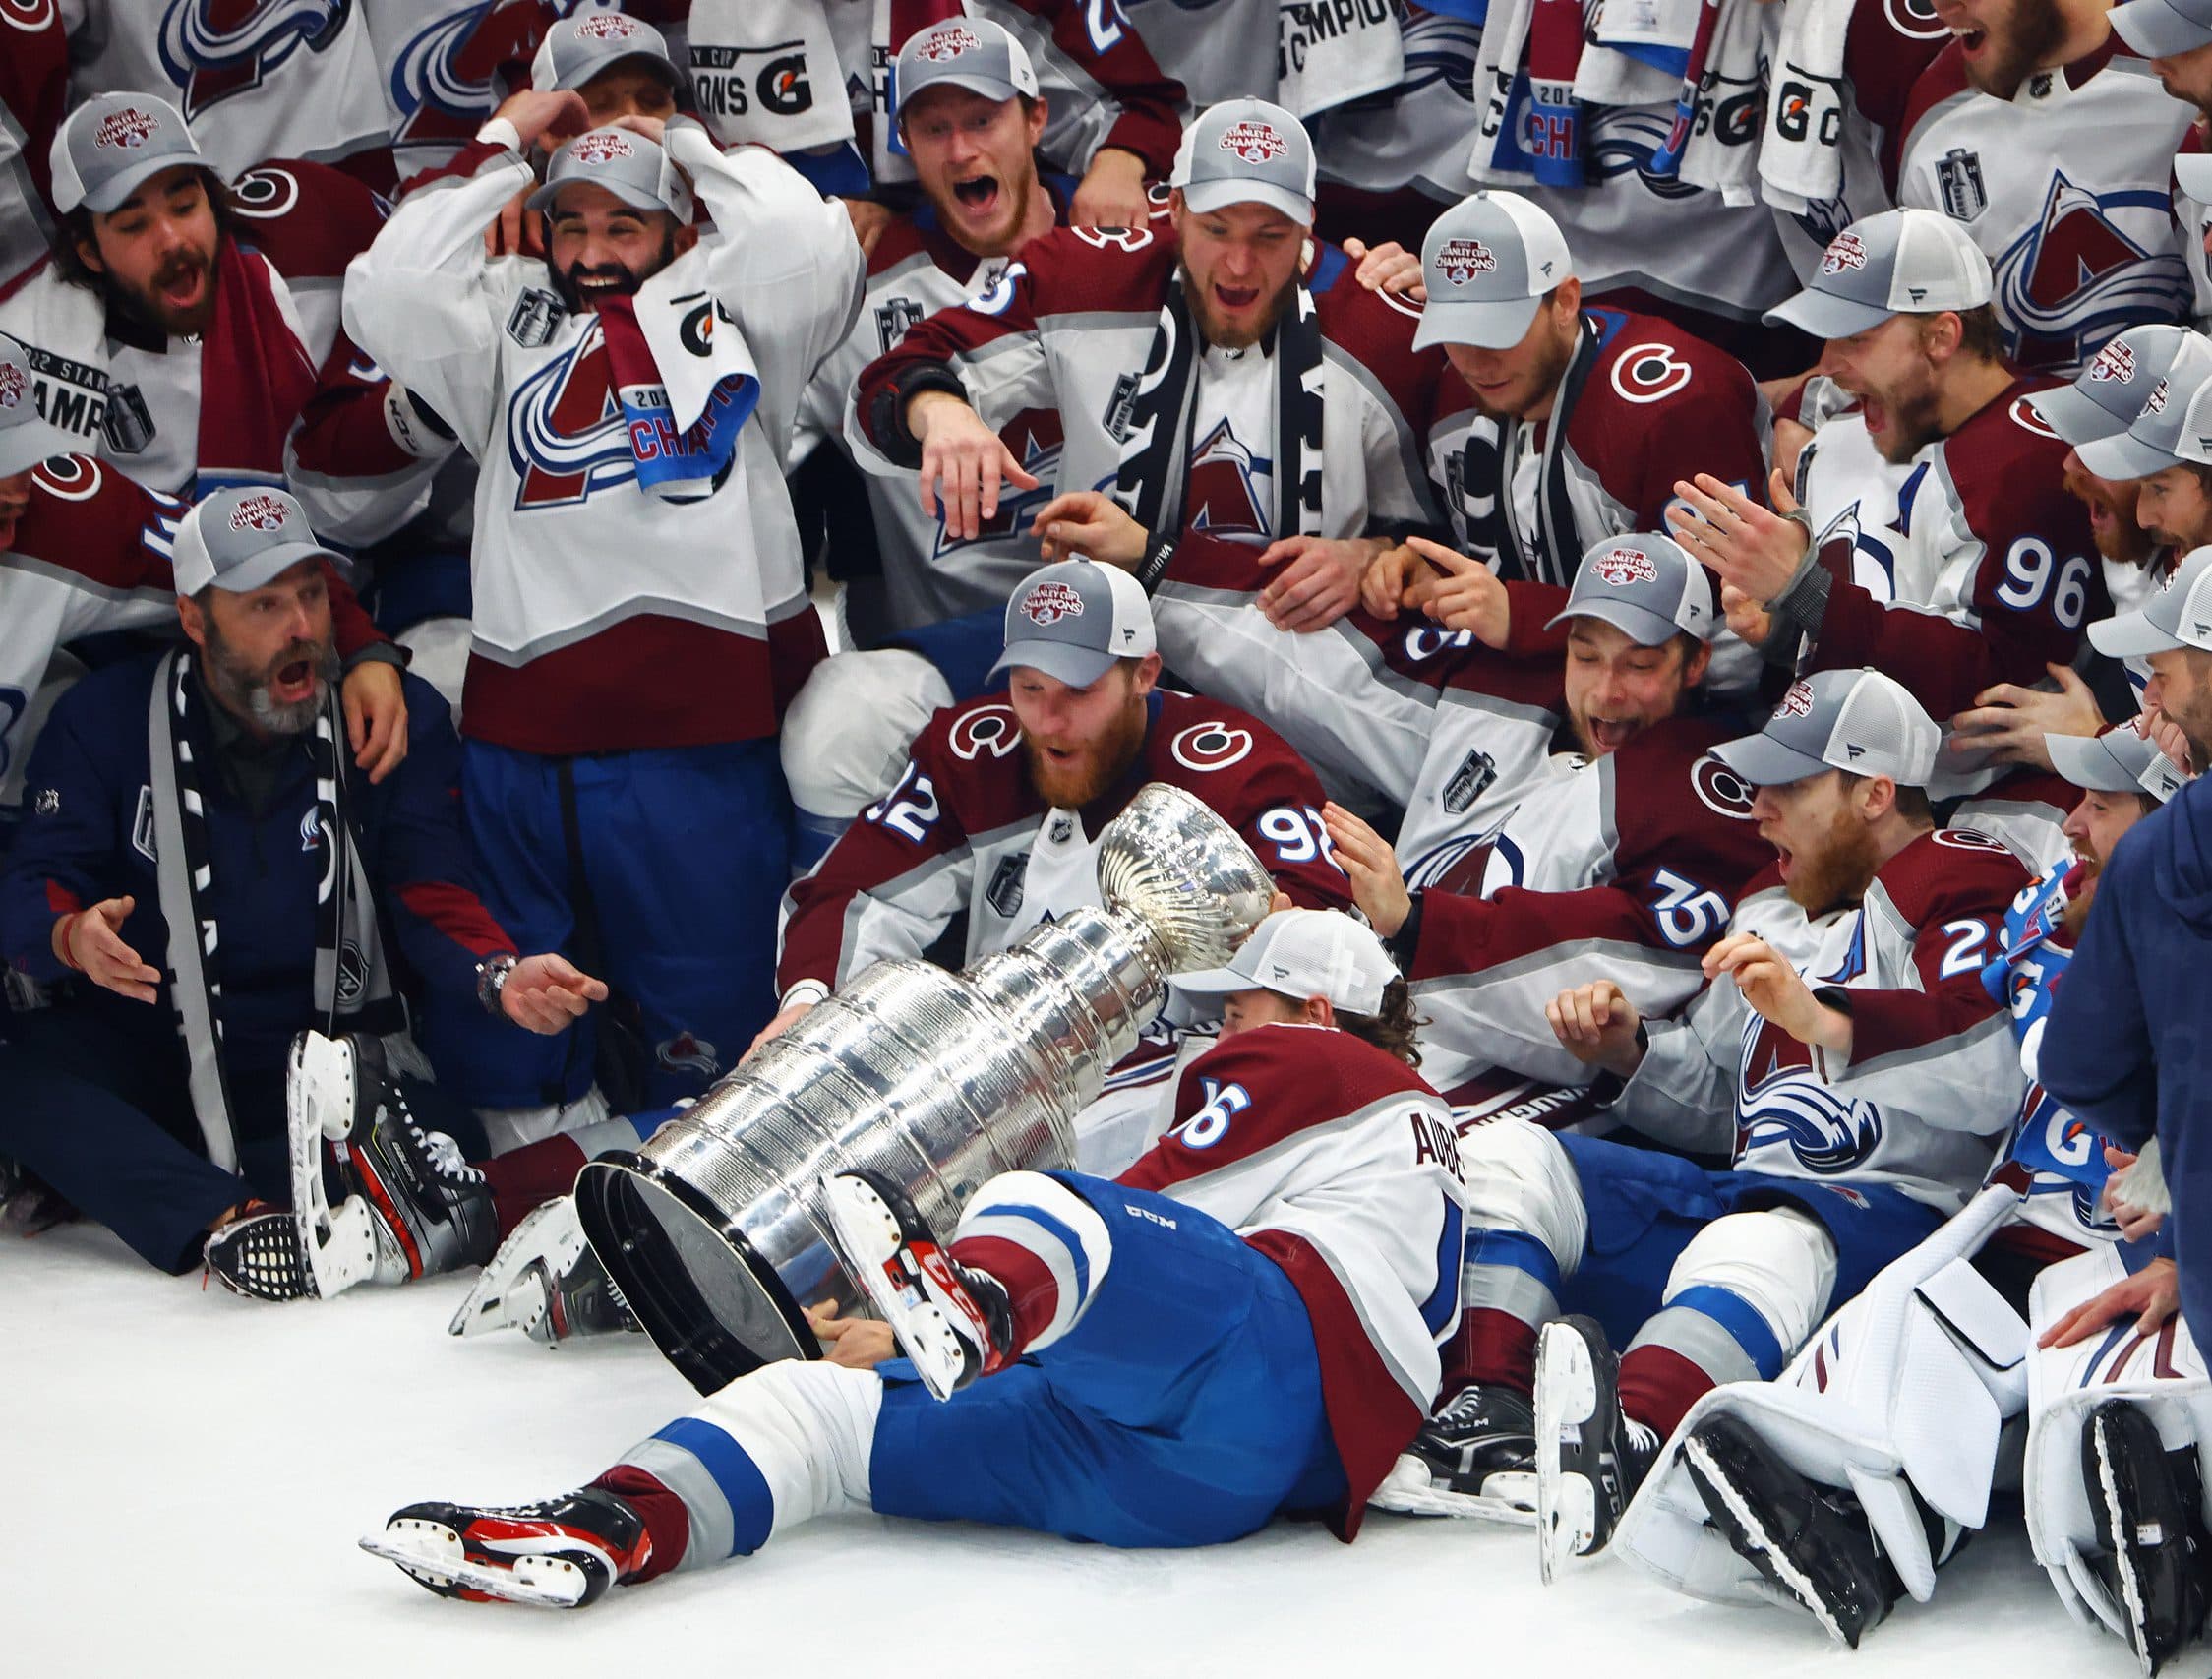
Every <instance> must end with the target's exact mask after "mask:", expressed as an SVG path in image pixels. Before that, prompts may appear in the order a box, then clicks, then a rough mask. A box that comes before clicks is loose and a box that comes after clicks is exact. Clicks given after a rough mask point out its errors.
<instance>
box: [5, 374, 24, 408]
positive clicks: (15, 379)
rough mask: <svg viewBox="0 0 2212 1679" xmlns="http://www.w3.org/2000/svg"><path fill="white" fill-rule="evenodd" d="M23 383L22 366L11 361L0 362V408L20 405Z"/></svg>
mask: <svg viewBox="0 0 2212 1679" xmlns="http://www.w3.org/2000/svg"><path fill="white" fill-rule="evenodd" d="M24 385H25V381H24V377H23V369H22V368H20V367H17V366H15V365H13V364H12V363H0V410H5V409H11V408H17V407H20V406H21V405H22V403H23V392H24Z"/></svg>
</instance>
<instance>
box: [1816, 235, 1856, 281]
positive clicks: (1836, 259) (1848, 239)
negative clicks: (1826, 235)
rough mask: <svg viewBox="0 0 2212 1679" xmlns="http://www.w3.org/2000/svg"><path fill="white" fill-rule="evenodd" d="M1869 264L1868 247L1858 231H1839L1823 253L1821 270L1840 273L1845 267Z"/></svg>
mask: <svg viewBox="0 0 2212 1679" xmlns="http://www.w3.org/2000/svg"><path fill="white" fill-rule="evenodd" d="M1866 266H1867V248H1866V245H1865V244H1864V243H1863V242H1862V241H1861V240H1860V238H1859V236H1858V235H1857V234H1856V233H1838V234H1837V235H1836V236H1835V237H1834V238H1833V239H1831V240H1830V241H1829V242H1828V248H1827V249H1826V250H1825V251H1824V252H1823V253H1822V255H1821V272H1823V274H1839V273H1841V272H1842V271H1843V270H1845V269H1863V268H1865V267H1866Z"/></svg>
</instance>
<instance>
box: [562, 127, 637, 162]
mask: <svg viewBox="0 0 2212 1679" xmlns="http://www.w3.org/2000/svg"><path fill="white" fill-rule="evenodd" d="M568 155H569V156H571V157H573V158H574V159H575V160H576V161H577V162H579V163H581V164H583V165H584V166H585V167H587V168H594V169H595V168H597V167H599V165H601V164H602V163H619V162H621V161H622V160H623V159H624V158H625V157H634V156H636V155H637V148H636V147H634V146H632V145H630V143H629V137H628V135H626V134H619V133H616V132H615V131H614V130H612V129H598V130H595V131H593V132H592V133H590V134H587V135H584V136H583V137H582V138H581V139H579V140H576V141H574V142H573V143H571V144H570V146H569V147H568Z"/></svg>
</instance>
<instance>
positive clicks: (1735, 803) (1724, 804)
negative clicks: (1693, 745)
mask: <svg viewBox="0 0 2212 1679" xmlns="http://www.w3.org/2000/svg"><path fill="white" fill-rule="evenodd" d="M1690 788H1691V791H1692V792H1694V793H1696V794H1697V796H1698V800H1699V802H1700V803H1701V804H1703V805H1704V808H1705V809H1706V810H1710V811H1712V812H1713V814H1715V815H1718V816H1729V817H1732V818H1734V819H1735V820H1737V821H1739V822H1748V821H1750V820H1751V819H1752V809H1751V802H1752V800H1753V799H1754V798H1755V797H1757V795H1756V793H1755V792H1754V790H1753V788H1752V785H1751V783H1750V782H1748V781H1746V780H1745V779H1744V778H1743V777H1742V776H1740V775H1738V774H1737V773H1736V772H1735V771H1734V770H1732V769H1730V768H1729V767H1728V766H1727V765H1726V764H1724V763H1722V762H1721V761H1720V760H1719V759H1718V758H1716V757H1714V756H1713V755H1712V754H1711V753H1710V752H1707V753H1705V755H1704V756H1703V757H1701V758H1700V759H1699V760H1698V761H1697V762H1696V763H1694V764H1692V765H1691V766H1690Z"/></svg>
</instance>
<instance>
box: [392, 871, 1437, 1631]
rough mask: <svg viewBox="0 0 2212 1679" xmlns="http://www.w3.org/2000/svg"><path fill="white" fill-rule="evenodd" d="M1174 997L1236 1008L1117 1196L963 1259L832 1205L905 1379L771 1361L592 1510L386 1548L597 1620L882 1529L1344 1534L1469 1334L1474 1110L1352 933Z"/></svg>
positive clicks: (489, 1521)
mask: <svg viewBox="0 0 2212 1679" xmlns="http://www.w3.org/2000/svg"><path fill="white" fill-rule="evenodd" d="M1262 974H1265V975H1266V976H1267V980H1266V982H1265V984H1264V985H1263V984H1262V983H1261V982H1260V981H1259V979H1257V978H1256V976H1258V975H1262ZM1177 983H1178V985H1179V986H1180V987H1181V988H1182V989H1184V990H1185V991H1186V993H1191V994H1195V995H1198V996H1201V997H1203V996H1205V995H1208V994H1214V995H1219V996H1220V997H1221V998H1222V1005H1223V1015H1224V1020H1223V1041H1222V1042H1221V1043H1220V1044H1219V1045H1218V1046H1216V1048H1215V1049H1213V1050H1211V1051H1210V1052H1209V1053H1207V1054H1206V1055H1204V1056H1202V1057H1201V1058H1200V1059H1199V1060H1198V1061H1196V1062H1195V1063H1194V1064H1193V1065H1192V1066H1191V1068H1190V1069H1189V1071H1188V1072H1187V1073H1186V1074H1185V1076H1184V1078H1183V1082H1182V1087H1181V1090H1180V1093H1179V1099H1178V1101H1177V1104H1176V1114H1175V1123H1174V1124H1173V1125H1172V1126H1171V1127H1170V1128H1169V1130H1168V1132H1167V1134H1166V1136H1164V1137H1163V1138H1161V1140H1160V1142H1159V1143H1158V1145H1157V1146H1156V1147H1155V1148H1153V1150H1152V1151H1151V1152H1150V1153H1148V1154H1147V1155H1146V1156H1145V1157H1144V1158H1143V1159H1142V1160H1140V1161H1139V1162H1138V1163H1137V1164H1136V1165H1135V1166H1134V1167H1132V1168H1130V1169H1129V1170H1128V1171H1126V1172H1124V1173H1122V1175H1121V1176H1120V1177H1118V1178H1115V1179H1111V1180H1108V1179H1104V1178H1097V1177H1087V1176H1083V1175H1081V1174H1078V1173H1074V1172H1049V1173H1040V1172H1012V1173H1007V1174H1005V1175H1002V1176H999V1177H996V1178H993V1179H991V1180H990V1181H989V1182H987V1183H986V1184H985V1185H984V1186H983V1187H982V1188H981V1189H980V1190H978V1191H977V1192H976V1195H975V1197H974V1199H972V1200H971V1201H970V1202H969V1203H968V1207H967V1210H966V1211H965V1213H964V1214H963V1215H962V1217H961V1221H960V1225H959V1228H958V1229H956V1230H954V1231H953V1232H952V1237H951V1240H950V1241H949V1243H947V1244H945V1245H944V1246H941V1247H940V1246H939V1245H938V1243H937V1241H936V1239H935V1238H934V1237H933V1236H932V1234H931V1233H930V1232H929V1231H928V1230H927V1229H925V1228H924V1227H923V1226H922V1224H921V1222H920V1220H919V1218H918V1216H917V1215H916V1214H915V1212H914V1210H913V1208H912V1206H911V1205H910V1204H909V1203H907V1201H906V1200H905V1197H904V1196H902V1195H901V1194H900V1193H899V1192H898V1191H897V1190H895V1189H892V1188H890V1187H889V1186H887V1185H884V1184H881V1183H877V1182H874V1181H871V1180H869V1179H867V1178H864V1177H861V1176H858V1175H855V1174H840V1175H838V1176H836V1177H834V1178H832V1179H830V1180H829V1181H828V1182H827V1184H826V1185H825V1189H826V1191H827V1193H828V1196H829V1202H830V1207H831V1214H832V1220H833V1223H834V1225H835V1228H836V1232H837V1242H838V1247H839V1249H840V1251H841V1254H842V1256H843V1258H844V1260H845V1263H846V1265H847V1267H848V1268H849V1269H850V1270H851V1271H852V1272H853V1274H854V1275H855V1276H857V1277H859V1278H860V1279H861V1280H862V1282H863V1283H864V1285H865V1286H866V1288H867V1292H868V1295H869V1298H870V1300H871V1301H872V1302H873V1304H874V1305H875V1306H876V1308H877V1309H878V1310H879V1311H880V1312H881V1313H882V1315H883V1317H884V1318H885V1319H886V1320H887V1322H888V1324H889V1326H890V1330H891V1332H892V1333H893V1334H895V1335H896V1337H897V1342H898V1347H899V1349H900V1350H902V1351H904V1352H905V1353H906V1354H907V1357H908V1359H910V1360H911V1362H895V1361H894V1362H889V1363H885V1364H882V1365H881V1366H880V1367H879V1368H877V1369H873V1370H867V1369H853V1368H846V1367H844V1366H843V1365H841V1364H840V1363H837V1362H801V1361H797V1360H785V1361H782V1362H779V1363H775V1364H771V1365H768V1366H766V1367H764V1368H762V1369H759V1370H756V1371H754V1372H753V1373H752V1374H750V1375H747V1376H745V1377H742V1378H740V1379H739V1380H738V1381H735V1382H733V1383H731V1384H730V1385H729V1386H728V1387H727V1388H724V1389H723V1390H722V1391H721V1392H720V1393H718V1394H715V1395H714V1396H713V1397H711V1398H710V1399H708V1400H707V1401H706V1402H705V1403H704V1404H703V1405H702V1406H701V1407H700V1408H699V1409H697V1410H695V1411H694V1412H692V1413H691V1414H690V1415H689V1416H687V1417H682V1418H679V1419H678V1420H677V1421H675V1422H672V1423H670V1424H669V1425H668V1426H667V1427H665V1428H663V1429H661V1430H660V1431H659V1432H658V1433H656V1434H654V1435H652V1436H651V1437H650V1438H649V1439H647V1440H645V1441H643V1442H642V1443H641V1444H639V1445H637V1446H635V1447H632V1448H631V1449H630V1450H629V1451H628V1452H627V1453H625V1454H624V1455H623V1456H622V1457H621V1458H620V1459H619V1460H618V1461H617V1462H616V1464H615V1466H614V1468H612V1469H608V1470H607V1471H605V1472H604V1473H602V1474H600V1475H598V1476H597V1477H595V1478H594V1479H593V1480H592V1481H590V1482H589V1483H588V1484H587V1485H585V1486H583V1487H582V1488H580V1489H579V1490H577V1491H574V1492H571V1493H567V1494H564V1495H562V1496H561V1497H558V1498H555V1499H552V1500H549V1501H547V1502H544V1503H540V1504H533V1505H525V1506H521V1507H518V1508H508V1509H483V1508H477V1507H473V1506H468V1505H459V1504H448V1503H425V1504H413V1505H409V1506H408V1507H407V1508H406V1509H404V1510H401V1511H399V1512H398V1513H397V1514H395V1515H394V1516H393V1517H392V1518H391V1520H390V1522H389V1525H388V1526H387V1528H386V1529H385V1531H384V1533H383V1534H381V1535H379V1536H377V1537H375V1538H372V1539H368V1540H364V1541H363V1543H364V1544H365V1545H366V1546H367V1548H369V1549H370V1550H372V1551H374V1552H376V1553H377V1554H378V1555H380V1556H386V1557H389V1558H390V1559H391V1560H392V1561H394V1562H396V1563H398V1564H399V1565H400V1566H401V1567H402V1568H404V1569H406V1570H407V1572H408V1573H410V1574H411V1575H413V1576H414V1577H415V1578H416V1579H417V1580H419V1581H421V1582H422V1583H423V1584H424V1585H426V1586H428V1587H429V1588H430V1589H432V1590H435V1591H438V1592H440V1593H442V1594H445V1595H448V1596H458V1597H466V1598H471V1599H476V1600H481V1599H483V1598H486V1597H498V1598H508V1599H513V1600H516V1601H523V1602H532V1603H541V1604H549V1605H580V1604H584V1603H589V1602H591V1601H593V1600H595V1599H596V1598H598V1597H600V1596H601V1595H603V1594H604V1593H605V1591H606V1589H607V1588H608V1587H609V1586H610V1585H613V1584H616V1583H618V1582H619V1583H622V1584H636V1583H638V1582H640V1581H644V1580H649V1579H651V1578H652V1577H653V1576H655V1575H658V1574H665V1573H667V1572H668V1571H670V1570H671V1569H675V1568H680V1567H696V1566H701V1565H704V1564H706V1563H709V1562H713V1561H715V1560H717V1559H719V1558H721V1557H724V1556H730V1555H738V1554H749V1553H750V1552H752V1551H754V1550H756V1549H758V1548H759V1547H760V1546H761V1545H762V1544H764V1543H765V1542H766V1541H767V1540H768V1539H769V1538H770V1537H771V1536H772V1535H774V1534H776V1533H778V1532H782V1531H785V1530H787V1529H791V1528H793V1527H795V1526H796V1525H798V1524H799V1523H801V1522H803V1521H806V1520H807V1519H808V1518H809V1517H813V1516H817V1515H824V1514H828V1513H830V1512H833V1511H838V1510H849V1509H855V1508H860V1507H867V1508H870V1509H873V1510H876V1511H878V1512H881V1513H883V1514H887V1515H892V1514H895V1515H905V1516H916V1517H921V1518H923V1519H925V1520H936V1521H943V1520H953V1519H967V1520H972V1521H981V1522H990V1523H997V1524H1003V1525H1007V1526H1018V1527H1027V1528H1035V1529H1042V1530H1044V1531H1047V1532H1054V1533H1059V1534H1062V1535H1065V1536H1067V1537H1070V1538H1082V1539H1090V1540H1096V1541H1100V1542H1103V1543H1108V1544H1117V1545H1197V1544H1209V1543H1215V1542H1218V1541H1221V1540H1226V1539H1233V1538H1238V1537H1240V1536H1242V1535H1243V1534H1246V1533H1249V1532H1252V1531H1253V1530H1255V1529H1258V1528H1260V1527H1261V1526H1263V1525H1264V1524H1266V1523H1267V1522H1268V1521H1269V1520H1270V1519H1272V1518H1273V1517H1275V1516H1276V1515H1278V1514H1317V1515H1321V1516H1323V1517H1324V1518H1325V1519H1326V1520H1328V1521H1329V1523H1330V1525H1331V1527H1332V1528H1333V1529H1335V1530H1336V1531H1337V1532H1338V1533H1339V1534H1340V1535H1341V1536H1342V1537H1344V1538H1346V1539H1349V1538H1350V1537H1351V1536H1352V1535H1353V1534H1354V1533H1355V1532H1356V1530H1357V1529H1358V1525H1359V1517H1360V1510H1361V1506H1362V1504H1363V1503H1364V1502H1365V1500H1366V1496H1367V1494H1368V1493H1369V1492H1371V1491H1372V1490H1373V1489H1374V1486H1375V1483H1376V1482H1377V1481H1378V1480H1379V1479H1381V1477H1382V1474H1383V1471H1384V1470H1385V1469H1388V1468H1389V1467H1390V1464H1391V1461H1392V1459H1393V1458H1394V1456H1395V1455H1396V1454H1397V1452H1398V1451H1399V1449H1400V1448H1401V1447H1403V1446H1404V1445H1405V1442H1406V1441H1407V1440H1408V1439H1410V1438H1411V1436H1412V1433H1413V1430H1414V1429H1415V1428H1416V1427H1417V1426H1418V1425H1419V1423H1420V1419H1421V1417H1422V1415H1423V1414H1424V1413H1425V1411H1426V1409H1427V1406H1428V1403H1429V1401H1430V1399H1431V1398H1432V1397H1433V1395H1434V1393H1435V1389H1436V1381H1437V1367H1438V1366H1437V1348H1438V1346H1439V1345H1440V1344H1441V1343H1443V1342H1444V1341H1446V1340H1448V1339H1449V1338H1450V1336H1451V1334H1452V1330H1453V1326H1454V1324H1455V1323H1456V1322H1457V1321H1458V1317H1459V1272H1460V1265H1459V1255H1460V1244H1461V1221H1462V1212H1463V1203H1464V1200H1465V1187H1464V1185H1463V1183H1462V1180H1461V1176H1460V1171H1459V1158H1458V1154H1457V1150H1456V1147H1455V1144H1454V1139H1453V1134H1452V1121H1451V1114H1450V1111H1449V1109H1447V1108H1446V1107H1445V1105H1444V1102H1443V1100H1442V1099H1441V1098H1440V1097H1438V1096H1437V1094H1436V1093H1435V1092H1434V1091H1433V1090H1431V1089H1430V1088H1429V1087H1428V1086H1427V1085H1426V1084H1425V1083H1423V1082H1422V1080H1421V1079H1420V1077H1419V1075H1418V1074H1416V1073H1415V1072H1414V1071H1413V1070H1412V1068H1411V1067H1410V1066H1409V1065H1408V1064H1407V1061H1408V1059H1409V1058H1410V1054H1411V1031H1410V1011H1409V1009H1408V1008H1407V1005H1406V1002H1405V984H1404V982H1403V981H1401V980H1400V979H1399V978H1398V975H1397V973H1396V971H1395V970H1394V969H1393V968H1392V967H1391V965H1390V960H1389V958H1388V957H1387V956H1386V955H1385V954H1384V952H1383V949H1382V946H1381V944H1380V943H1379V942H1378V941H1377V940H1376V939H1375V937H1374V935H1373V934H1372V933H1370V932H1369V931H1368V930H1367V929H1364V928H1362V927H1360V926H1359V925H1358V924H1357V923H1356V922H1354V921H1352V920H1350V919H1349V918H1348V917H1346V916H1344V915H1341V914H1339V913H1337V912H1335V911H1329V910H1283V911H1279V912H1278V913H1276V914H1274V915H1271V916H1270V917H1268V919H1267V920H1266V921H1264V922H1262V923H1261V924H1260V926H1259V928H1258V929H1256V930H1255V931H1254V932H1253V934H1252V936H1251V938H1250V940H1249V941H1247V943H1246V944H1245V946H1244V947H1243V948H1242V949H1241V950H1240V951H1239V952H1238V953H1237V955H1236V957H1235V958H1234V959H1233V961H1232V962H1231V964H1230V965H1229V966H1228V967H1226V968H1223V969H1216V970H1213V971H1211V972H1208V973H1204V974H1197V975H1190V976H1185V977H1184V978H1183V979H1182V980H1180V981H1178V982H1177ZM870 1334H873V1335H874V1336H875V1337H876V1338H877V1339H876V1341H875V1345H874V1347H873V1349H872V1353H873V1355H875V1356H883V1355H887V1354H888V1353H889V1352H890V1350H891V1349H890V1346H889V1345H888V1343H889V1340H890V1337H889V1336H886V1335H884V1334H883V1333H882V1331H881V1330H880V1329H879V1328H877V1327H876V1326H872V1325H861V1324H854V1325H851V1326H849V1327H848V1328H846V1329H845V1331H844V1332H843V1335H842V1339H841V1341H840V1348H841V1349H844V1348H847V1347H848V1346H852V1345H857V1344H859V1343H860V1340H861V1338H863V1337H866V1336H868V1335H870ZM851 1355H852V1354H851V1353H848V1356H851ZM940 1402H941V1403H940Z"/></svg>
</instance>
